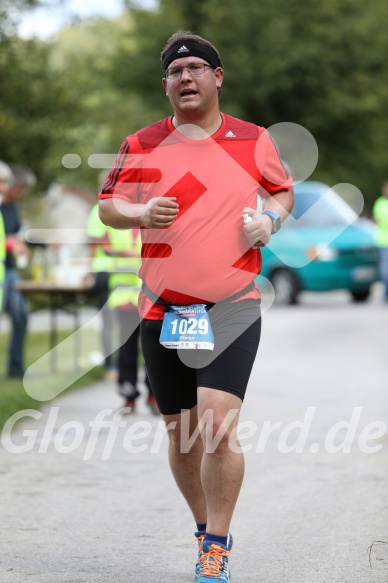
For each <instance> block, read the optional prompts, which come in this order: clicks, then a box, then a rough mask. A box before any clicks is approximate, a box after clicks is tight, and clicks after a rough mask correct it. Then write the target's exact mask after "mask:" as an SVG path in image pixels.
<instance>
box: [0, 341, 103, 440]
mask: <svg viewBox="0 0 388 583" xmlns="http://www.w3.org/2000/svg"><path fill="white" fill-rule="evenodd" d="M70 333H71V332H67V331H64V330H61V331H59V333H58V341H59V342H61V341H63V340H64V339H65V338H66V337H67V336H68V335H69V334H70ZM8 342H9V336H8V334H2V335H0V354H2V355H4V359H5V356H6V354H7V350H8V348H7V347H8ZM88 342H91V343H92V340H91V339H90V338H88ZM48 349H49V333H48V332H35V333H30V334H28V336H27V345H26V358H27V363H28V365H30V364H32V363H33V362H35V361H36V360H38V359H39V358H40V357H41V356H43V355H44V354H45V352H47V350H48ZM72 365H73V362H72V358H71V355H68V356H67V357H66V361H65V362H63V361H61V368H62V369H63V368H64V367H68V368H71V366H72ZM4 374H5V362H4V360H3V359H2V362H1V363H0V378H1V382H0V430H1V429H2V428H3V426H4V423H6V421H7V420H8V419H9V418H10V417H11V415H13V414H14V413H17V412H18V411H21V410H22V409H39V408H40V407H41V406H42V402H41V401H36V400H35V399H33V398H32V397H30V396H29V395H28V394H27V393H26V391H25V390H24V387H23V380H22V379H4V378H2V377H4ZM103 376H104V369H103V367H95V368H93V369H92V370H90V371H88V372H87V373H86V374H85V375H83V376H82V377H81V378H80V379H78V381H76V382H75V383H74V384H73V385H72V386H71V387H69V389H67V390H73V389H78V388H81V387H86V386H88V385H91V384H93V383H95V382H97V381H99V380H101V379H102V378H103ZM56 378H57V375H55V376H53V375H49V374H47V376H44V377H43V376H42V377H41V379H40V382H42V383H44V385H45V386H48V387H49V386H50V383H51V384H52V385H53V386H55V382H56Z"/></svg>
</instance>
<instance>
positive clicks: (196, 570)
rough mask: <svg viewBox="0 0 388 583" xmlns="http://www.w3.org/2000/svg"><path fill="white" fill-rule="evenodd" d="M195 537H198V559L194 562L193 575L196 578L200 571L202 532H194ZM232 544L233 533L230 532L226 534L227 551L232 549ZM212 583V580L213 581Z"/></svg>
mask: <svg viewBox="0 0 388 583" xmlns="http://www.w3.org/2000/svg"><path fill="white" fill-rule="evenodd" d="M194 535H195V537H196V538H197V539H198V559H197V562H196V563H195V577H196V580H197V577H198V575H199V571H200V560H201V555H202V544H203V540H204V535H205V533H204V532H199V531H198V532H195V533H194ZM232 546H233V535H232V533H231V532H230V533H229V534H228V544H227V547H226V548H227V549H228V551H231V550H232ZM213 583H214V582H213Z"/></svg>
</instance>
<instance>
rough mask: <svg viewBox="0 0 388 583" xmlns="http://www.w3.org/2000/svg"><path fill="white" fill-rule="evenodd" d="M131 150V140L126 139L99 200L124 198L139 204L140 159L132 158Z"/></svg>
mask: <svg viewBox="0 0 388 583" xmlns="http://www.w3.org/2000/svg"><path fill="white" fill-rule="evenodd" d="M130 150H131V148H130V145H129V139H128V138H125V140H124V142H123V143H122V144H121V147H120V150H119V152H118V154H117V156H116V158H115V161H114V163H113V166H112V170H111V171H110V173H109V175H108V178H107V179H106V182H105V184H104V186H103V188H102V190H101V192H100V194H99V195H98V198H100V199H104V198H123V199H125V200H128V201H129V202H137V199H138V187H137V185H138V184H139V183H140V181H141V171H140V167H139V166H140V160H139V158H140V157H139V156H136V155H133V156H132V155H131V152H130Z"/></svg>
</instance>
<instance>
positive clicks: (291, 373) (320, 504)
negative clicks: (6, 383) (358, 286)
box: [0, 294, 388, 583]
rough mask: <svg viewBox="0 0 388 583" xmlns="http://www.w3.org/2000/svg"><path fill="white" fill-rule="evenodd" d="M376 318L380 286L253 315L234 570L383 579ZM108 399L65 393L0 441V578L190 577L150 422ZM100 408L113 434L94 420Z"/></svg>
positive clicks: (190, 548) (386, 449) (155, 421)
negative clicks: (367, 295) (255, 346)
mask: <svg viewBox="0 0 388 583" xmlns="http://www.w3.org/2000/svg"><path fill="white" fill-rule="evenodd" d="M387 331H388V307H387V306H386V305H383V304H382V303H381V302H380V301H379V300H378V298H377V299H374V300H373V301H372V302H370V303H368V304H365V305H354V304H351V303H350V302H348V301H347V299H346V296H344V295H342V294H327V295H316V296H306V297H305V299H304V302H303V304H302V305H301V306H298V307H293V308H271V309H270V310H269V311H268V312H267V313H266V314H265V317H264V322H263V340H262V344H261V347H260V353H259V356H258V358H257V361H256V364H255V368H254V372H253V375H252V377H251V382H250V387H249V391H248V396H247V399H246V402H245V405H244V409H243V414H242V421H243V424H242V425H241V437H242V445H244V446H245V447H246V448H247V449H249V451H247V453H246V478H245V482H244V485H243V488H242V492H241V497H240V500H239V504H238V508H237V510H236V514H235V518H234V521H233V529H232V531H233V534H234V537H235V547H234V549H235V552H234V555H233V556H232V558H231V567H232V574H233V579H232V581H233V582H234V583H259V582H263V583H264V582H265V583H267V582H268V583H307V582H308V583H340V582H341V583H356V582H360V583H361V582H362V583H375V582H376V583H386V582H387V581H388V544H383V543H377V542H374V541H383V542H384V541H386V542H388V494H387V487H386V482H387V473H388V463H387V462H388V432H387V426H386V423H387V419H388V416H387V412H388V397H387V385H388V382H387V380H388V374H387V372H388V365H387ZM119 405H120V401H119V400H118V398H117V396H116V394H115V388H114V385H112V384H109V383H101V384H99V385H96V386H94V387H90V388H87V389H85V390H82V391H79V392H73V393H69V394H67V395H65V396H62V397H60V398H58V399H57V400H56V401H55V402H54V403H52V405H51V407H46V408H45V409H44V410H43V415H42V417H41V418H40V419H37V420H35V419H31V418H30V419H28V420H26V421H25V422H24V424H23V425H22V426H21V427H20V430H19V432H18V433H17V434H16V435H15V436H14V437H13V441H12V443H13V445H14V447H15V448H18V447H23V444H24V445H25V446H26V449H28V442H27V439H29V438H30V439H31V444H30V445H31V447H32V449H31V451H28V452H25V453H18V454H17V453H10V452H8V451H5V450H3V451H1V453H0V455H1V470H0V480H1V492H2V493H1V505H0V508H1V510H0V545H1V546H0V549H1V550H0V581H1V583H27V582H28V583H30V582H31V583H46V582H47V583H65V582H66V583H132V582H133V583H167V582H168V583H186V582H187V583H189V582H192V581H193V575H192V568H193V564H194V561H195V554H196V548H195V544H191V541H192V538H193V536H192V533H193V530H194V528H193V524H192V519H191V516H190V514H189V512H188V510H187V509H186V507H185V505H184V503H183V501H182V500H181V498H180V495H179V494H178V492H177V489H176V487H175V485H174V483H173V481H172V478H171V477H170V473H169V469H168V465H167V462H166V451H167V447H166V446H167V444H166V439H165V438H163V432H162V425H161V423H160V419H159V418H157V417H151V416H150V415H149V413H148V411H147V409H146V408H145V406H144V405H143V406H142V407H140V409H139V411H138V412H137V413H136V415H133V416H128V417H127V418H126V419H125V420H123V423H125V426H124V427H118V424H119V419H118V418H117V417H116V419H114V414H115V411H116V409H117V407H118V406H119ZM101 412H104V413H101ZM99 415H100V416H102V415H105V417H104V419H105V421H107V422H110V425H112V426H113V427H116V428H117V435H116V436H115V435H114V432H113V429H112V428H109V427H102V428H101V427H100V429H99V431H97V429H96V426H97V424H98V422H96V419H97V418H98V416H99ZM93 420H94V426H91V425H90V423H91V422H92V423H93ZM341 423H342V425H343V426H342V429H341V427H340V425H338V424H341ZM345 423H347V424H348V425H347V426H345V425H344V424H345ZM50 427H51V429H50ZM22 430H24V431H26V430H27V431H28V430H29V431H30V433H29V435H30V437H28V435H27V434H25V435H23V434H22ZM33 430H35V433H36V439H35V438H34V434H33V433H31V431H33ZM97 433H98V434H97ZM9 446H10V444H8V445H7V448H8V449H9ZM39 448H40V449H41V453H39ZM136 448H137V450H136ZM373 449H375V450H377V451H374V452H373V451H368V450H373ZM66 450H67V452H66ZM70 450H73V451H70ZM295 450H297V451H295ZM102 458H106V459H102ZM371 545H372V548H371V549H370V547H371ZM369 549H370V551H369Z"/></svg>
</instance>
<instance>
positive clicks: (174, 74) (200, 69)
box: [166, 63, 213, 79]
mask: <svg viewBox="0 0 388 583" xmlns="http://www.w3.org/2000/svg"><path fill="white" fill-rule="evenodd" d="M206 67H209V69H213V67H212V66H211V65H207V64H206V63H190V65H186V67H170V68H169V69H167V71H166V78H167V79H181V78H182V74H183V69H187V70H188V72H189V73H190V75H191V76H192V77H198V76H199V75H203V74H204V72H205V71H206Z"/></svg>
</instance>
